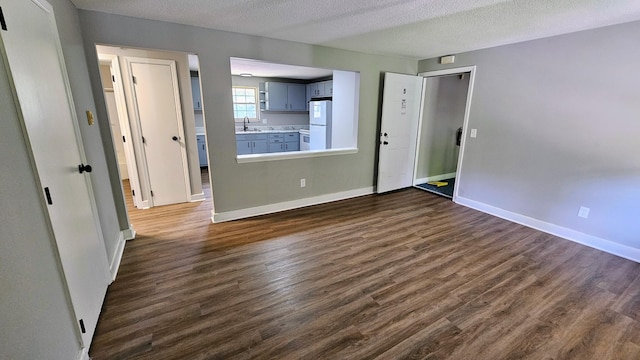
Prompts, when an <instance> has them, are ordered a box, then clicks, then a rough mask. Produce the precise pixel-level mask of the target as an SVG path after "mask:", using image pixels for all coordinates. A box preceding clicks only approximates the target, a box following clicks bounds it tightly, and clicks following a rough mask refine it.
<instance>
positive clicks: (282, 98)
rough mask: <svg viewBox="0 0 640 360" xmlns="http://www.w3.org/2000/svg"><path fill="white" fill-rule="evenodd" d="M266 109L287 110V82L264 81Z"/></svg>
mask: <svg viewBox="0 0 640 360" xmlns="http://www.w3.org/2000/svg"><path fill="white" fill-rule="evenodd" d="M264 91H265V110H270V111H287V110H288V104H289V103H288V102H287V84H285V83H277V82H266V83H264Z"/></svg>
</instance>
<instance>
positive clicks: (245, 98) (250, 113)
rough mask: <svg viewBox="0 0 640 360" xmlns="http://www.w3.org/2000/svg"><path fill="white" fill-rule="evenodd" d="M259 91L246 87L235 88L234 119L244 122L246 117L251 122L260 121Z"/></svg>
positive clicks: (233, 92)
mask: <svg viewBox="0 0 640 360" xmlns="http://www.w3.org/2000/svg"><path fill="white" fill-rule="evenodd" d="M257 93H258V89H256V88H254V87H246V86H234V87H233V88H232V94H233V117H234V118H235V119H236V120H237V121H242V119H244V118H245V117H247V118H249V119H250V120H257V119H258V110H257V109H258V104H257V99H258V97H257Z"/></svg>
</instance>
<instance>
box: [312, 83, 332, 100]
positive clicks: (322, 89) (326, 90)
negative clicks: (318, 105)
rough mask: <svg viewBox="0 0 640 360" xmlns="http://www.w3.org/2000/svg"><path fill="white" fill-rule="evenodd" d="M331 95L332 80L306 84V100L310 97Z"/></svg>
mask: <svg viewBox="0 0 640 360" xmlns="http://www.w3.org/2000/svg"><path fill="white" fill-rule="evenodd" d="M330 96H333V80H327V81H319V82H314V83H311V84H307V101H309V100H310V99H311V98H318V97H330Z"/></svg>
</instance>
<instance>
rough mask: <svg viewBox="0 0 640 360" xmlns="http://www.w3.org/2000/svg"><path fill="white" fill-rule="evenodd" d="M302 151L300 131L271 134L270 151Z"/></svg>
mask: <svg viewBox="0 0 640 360" xmlns="http://www.w3.org/2000/svg"><path fill="white" fill-rule="evenodd" d="M285 151H300V135H299V133H297V132H295V133H273V134H269V152H270V153H274V152H285Z"/></svg>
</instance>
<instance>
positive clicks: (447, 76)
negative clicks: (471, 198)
mask: <svg viewBox="0 0 640 360" xmlns="http://www.w3.org/2000/svg"><path fill="white" fill-rule="evenodd" d="M475 69H476V67H475V66H468V67H462V68H453V69H446V70H439V71H431V72H425V73H421V74H419V75H418V76H415V75H406V74H394V73H385V74H384V86H383V94H382V116H381V123H380V132H379V135H380V139H379V144H380V145H379V148H378V174H377V179H378V181H377V184H376V192H377V193H384V192H388V191H393V190H397V189H402V188H406V187H410V186H414V187H418V188H420V189H422V190H427V191H433V192H435V193H437V194H440V195H444V196H447V197H449V198H452V199H453V201H456V198H457V196H458V190H459V186H458V185H459V184H460V178H461V175H463V173H462V171H461V169H462V163H463V155H464V145H465V139H466V138H467V136H468V135H467V134H468V132H467V123H468V121H469V110H470V107H471V95H472V89H473V83H474V78H475ZM443 79H444V80H443ZM438 119H440V120H438ZM445 119H446V120H447V121H445ZM460 119H462V122H460ZM469 134H470V135H471V137H475V131H473V130H472V131H470V132H469ZM428 183H433V184H434V187H435V189H433V188H429V187H428V186H427V185H430V184H428ZM423 184H426V185H423ZM418 185H422V186H418ZM438 185H440V186H438ZM438 188H440V189H439V190H440V191H437V190H438ZM445 191H447V192H445Z"/></svg>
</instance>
